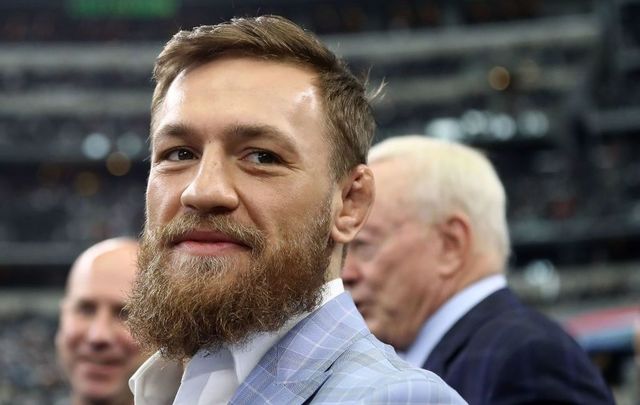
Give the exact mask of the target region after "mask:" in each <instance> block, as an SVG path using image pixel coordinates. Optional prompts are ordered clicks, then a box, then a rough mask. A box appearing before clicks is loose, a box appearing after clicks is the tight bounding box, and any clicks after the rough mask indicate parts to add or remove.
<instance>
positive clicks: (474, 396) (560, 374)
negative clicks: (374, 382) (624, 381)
mask: <svg viewBox="0 0 640 405" xmlns="http://www.w3.org/2000/svg"><path fill="white" fill-rule="evenodd" d="M424 367H425V368H427V369H429V370H431V371H433V372H434V373H438V375H440V376H441V377H442V378H443V379H444V380H445V381H446V382H447V384H450V385H451V386H452V387H453V388H455V389H456V390H457V391H458V392H459V393H460V395H462V396H463V397H464V398H465V399H466V400H467V401H469V404H472V405H507V404H514V405H515V404H517V405H521V404H575V405H600V404H614V400H613V398H612V396H611V392H610V391H609V389H608V388H607V386H606V384H605V382H604V380H603V378H602V376H601V375H600V372H599V371H598V370H597V369H596V367H595V366H594V365H593V364H592V363H591V361H590V360H589V358H588V357H587V355H586V353H585V352H584V351H583V350H582V348H580V347H579V346H578V344H577V343H576V342H575V341H574V340H573V339H572V338H571V337H570V336H569V335H568V334H567V333H566V332H564V330H562V329H561V328H560V326H558V325H557V324H556V323H554V322H552V321H551V320H549V319H548V318H546V317H544V316H543V315H542V314H540V313H538V312H536V311H534V310H532V309H530V308H528V307H527V306H525V305H524V304H523V303H522V302H521V301H520V300H519V299H518V298H517V297H516V296H515V294H513V293H512V292H511V290H509V289H508V288H504V289H501V290H498V291H496V292H495V293H493V294H491V295H490V296H488V297H487V298H485V299H484V300H483V301H481V302H480V303H479V304H478V305H476V306H475V307H474V308H472V309H471V310H470V311H469V312H468V313H467V314H465V315H464V316H463V317H462V318H461V319H460V320H459V321H458V322H457V323H456V324H455V325H454V326H453V327H452V328H451V329H450V330H449V331H448V332H447V333H446V334H445V335H444V336H443V338H442V340H441V341H440V342H439V343H438V344H437V345H436V347H435V348H434V349H433V351H432V352H431V354H430V355H429V357H428V358H427V361H426V363H425V364H424Z"/></svg>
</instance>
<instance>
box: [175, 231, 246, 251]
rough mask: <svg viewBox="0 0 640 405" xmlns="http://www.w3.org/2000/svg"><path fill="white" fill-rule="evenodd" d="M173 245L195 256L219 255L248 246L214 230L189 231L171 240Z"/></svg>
mask: <svg viewBox="0 0 640 405" xmlns="http://www.w3.org/2000/svg"><path fill="white" fill-rule="evenodd" d="M173 246H174V247H175V248H176V249H178V250H180V251H182V252H185V253H188V254H192V255H197V256H219V255H224V254H226V253H228V252H229V251H232V250H238V249H241V250H246V249H249V248H250V247H249V246H247V245H246V244H245V243H244V242H242V241H239V240H238V239H236V238H234V237H231V236H229V235H227V234H224V233H221V232H215V231H202V230H196V231H190V232H187V233H185V234H183V235H180V236H179V237H177V238H176V239H174V240H173Z"/></svg>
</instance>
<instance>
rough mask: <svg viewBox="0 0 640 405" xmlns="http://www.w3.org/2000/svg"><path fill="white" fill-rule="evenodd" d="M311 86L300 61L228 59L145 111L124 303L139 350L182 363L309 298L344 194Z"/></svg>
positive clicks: (262, 327)
mask: <svg viewBox="0 0 640 405" xmlns="http://www.w3.org/2000/svg"><path fill="white" fill-rule="evenodd" d="M315 80H316V75H315V74H314V73H313V72H311V71H310V70H308V69H305V68H301V67H300V66H297V65H293V64H286V63H281V62H274V61H265V60H260V59H254V58H247V57H232V56H230V57H225V58H220V59H217V60H214V61H212V62H208V63H205V64H202V65H198V66H196V67H193V68H190V69H186V70H184V71H183V72H182V73H180V74H179V75H178V76H177V77H176V79H175V80H174V81H173V82H172V83H171V85H170V86H169V89H168V90H167V93H166V96H165V97H164V99H163V101H162V103H161V104H160V105H159V107H158V109H157V110H156V111H154V117H153V123H154V124H153V128H152V133H151V170H150V173H149V180H148V184H147V195H146V197H147V207H146V214H147V218H146V225H145V231H144V236H143V241H142V249H141V255H140V266H139V267H140V274H139V278H138V280H137V282H136V285H135V287H134V291H133V293H132V299H131V300H130V303H129V305H128V309H129V312H130V317H129V318H130V320H129V326H130V328H131V330H132V333H133V334H134V336H135V337H136V338H137V339H139V340H140V341H141V342H142V343H143V344H146V345H147V346H151V347H150V348H154V349H161V350H162V351H164V353H165V355H168V356H171V357H174V358H183V357H189V356H191V355H192V354H194V353H195V352H196V351H197V350H198V349H200V348H207V347H210V348H212V349H213V348H215V347H216V346H218V345H220V344H234V343H241V342H243V341H245V340H246V339H247V338H248V337H250V336H251V335H252V334H253V333H255V332H260V331H274V330H277V329H278V328H279V327H280V326H282V325H283V323H284V322H285V321H287V320H288V319H290V318H291V317H292V316H295V315H296V314H300V313H302V312H304V311H308V310H310V309H312V308H314V306H315V305H316V304H317V303H318V301H319V297H320V289H321V287H322V284H323V282H324V281H325V273H326V271H327V267H328V264H329V261H330V256H331V255H332V254H333V253H334V252H333V250H334V241H335V240H336V239H335V237H333V232H335V231H334V230H335V229H336V227H335V223H336V218H338V215H337V212H339V211H337V210H339V209H340V208H341V205H339V204H338V201H340V200H341V198H342V197H343V192H344V191H343V190H341V189H340V187H339V186H338V184H337V182H336V181H335V177H334V175H333V173H332V172H331V169H330V167H331V165H330V158H331V156H330V155H331V152H330V150H331V148H330V144H329V140H328V139H330V138H329V136H328V135H327V128H326V117H325V112H324V109H323V101H322V100H323V99H322V96H321V95H320V94H319V91H318V89H317V87H316V86H315ZM349 207H350V206H349ZM347 228H348V226H347ZM341 243H344V241H341ZM332 271H333V269H332Z"/></svg>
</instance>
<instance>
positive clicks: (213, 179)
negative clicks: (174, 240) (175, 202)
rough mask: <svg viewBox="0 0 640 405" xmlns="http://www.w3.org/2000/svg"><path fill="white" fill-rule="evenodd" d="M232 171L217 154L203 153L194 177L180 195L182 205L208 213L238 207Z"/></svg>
mask: <svg viewBox="0 0 640 405" xmlns="http://www.w3.org/2000/svg"><path fill="white" fill-rule="evenodd" d="M230 171H231V169H230V168H228V167H227V165H225V163H224V159H223V158H221V157H219V156H218V155H217V154H214V153H210V154H205V155H203V156H202V158H201V160H200V162H199V165H198V168H197V171H196V173H195V175H194V177H193V178H192V179H191V182H190V183H189V185H188V186H187V188H186V189H185V190H184V191H183V192H182V195H181V196H180V202H181V204H182V206H183V207H186V208H189V209H192V210H196V211H200V212H206V213H212V212H228V211H232V210H234V209H235V208H237V206H238V203H239V198H238V194H237V193H236V190H235V188H234V182H233V179H232V177H231V175H230Z"/></svg>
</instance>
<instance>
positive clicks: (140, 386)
mask: <svg viewBox="0 0 640 405" xmlns="http://www.w3.org/2000/svg"><path fill="white" fill-rule="evenodd" d="M343 292H344V285H343V283H342V280H341V279H340V278H336V279H334V280H331V281H329V282H327V283H325V285H324V286H323V288H322V299H321V303H320V305H319V307H321V306H323V305H325V304H326V303H327V302H329V301H330V300H332V299H333V298H335V297H337V296H338V295H340V294H342V293H343ZM308 315H309V313H305V314H302V315H300V316H298V317H295V318H292V319H291V320H289V321H288V322H287V323H286V324H285V325H284V326H283V327H282V328H281V329H279V330H278V331H277V332H272V333H259V334H257V335H256V336H254V337H252V338H251V340H250V341H249V342H248V343H246V344H245V345H242V346H237V347H236V346H229V347H228V349H229V351H230V352H231V355H232V357H233V362H234V366H235V372H236V376H237V377H238V383H239V384H242V382H243V381H244V380H245V379H246V378H247V376H248V375H249V374H250V373H251V371H252V370H253V369H254V368H255V366H256V365H257V364H258V362H259V361H260V359H261V358H262V356H264V354H265V353H266V352H267V351H268V350H269V349H270V348H271V347H272V346H273V345H274V344H276V343H277V342H278V341H279V340H280V339H281V338H282V337H283V336H284V335H286V334H287V332H289V330H291V328H293V327H294V326H295V325H296V324H297V323H298V322H300V321H301V320H303V319H304V318H306V317H307V316H308ZM205 354H206V353H205V352H204V351H202V350H201V351H199V352H198V353H196V355H195V356H194V358H193V359H192V360H196V359H198V360H197V361H196V362H195V363H197V364H198V366H199V367H201V366H202V361H201V359H203V358H206V356H205ZM214 357H215V356H214ZM190 363H191V361H190V362H189V363H187V365H186V369H187V370H188V368H189V364H190ZM184 374H185V372H183V366H182V364H180V363H178V362H176V361H171V360H167V359H165V358H164V357H162V356H161V355H160V352H156V353H155V354H153V355H152V356H151V357H150V358H149V359H147V361H145V362H144V364H142V366H140V368H139V369H138V370H137V371H136V373H135V374H134V375H133V376H132V377H131V378H130V379H129V388H130V389H131V391H132V392H133V393H134V396H135V400H136V404H139V405H147V404H149V405H150V404H156V403H170V402H171V401H172V400H173V398H174V397H175V395H176V392H177V391H178V388H179V387H180V383H181V380H182V378H183V375H184Z"/></svg>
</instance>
